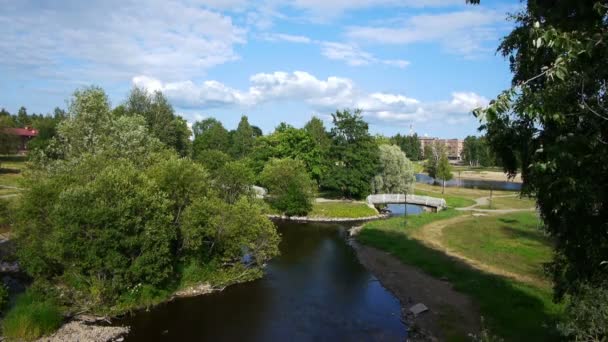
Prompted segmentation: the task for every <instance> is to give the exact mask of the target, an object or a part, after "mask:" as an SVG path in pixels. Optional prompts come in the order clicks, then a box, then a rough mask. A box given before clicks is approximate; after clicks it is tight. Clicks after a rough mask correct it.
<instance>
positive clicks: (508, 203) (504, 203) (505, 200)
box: [479, 196, 536, 209]
mask: <svg viewBox="0 0 608 342" xmlns="http://www.w3.org/2000/svg"><path fill="white" fill-rule="evenodd" d="M535 206H536V201H535V200H534V199H532V198H528V197H519V196H517V197H493V198H492V206H491V207H490V205H482V206H479V208H480V209H528V208H534V207H535Z"/></svg>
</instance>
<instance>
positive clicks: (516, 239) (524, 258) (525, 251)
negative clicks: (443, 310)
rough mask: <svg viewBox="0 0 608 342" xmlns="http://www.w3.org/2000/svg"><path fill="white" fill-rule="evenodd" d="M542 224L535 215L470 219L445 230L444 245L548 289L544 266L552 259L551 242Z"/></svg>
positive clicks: (525, 214)
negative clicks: (541, 228) (543, 230)
mask: <svg viewBox="0 0 608 342" xmlns="http://www.w3.org/2000/svg"><path fill="white" fill-rule="evenodd" d="M539 225H540V219H539V218H538V216H537V215H536V213H534V212H521V213H513V214H507V215H500V216H481V217H471V218H470V219H469V220H467V221H464V222H459V223H455V224H454V225H451V226H450V227H449V228H448V229H445V230H444V231H443V240H442V243H443V244H444V245H445V246H447V247H448V248H449V249H450V250H454V251H456V252H458V253H460V254H462V255H464V256H466V257H468V258H471V259H473V260H478V261H480V262H483V263H484V264H487V265H490V266H494V267H496V268H499V269H504V270H506V271H509V272H513V273H515V274H519V275H522V276H526V277H529V278H533V279H534V280H535V282H534V283H535V284H537V285H539V286H547V287H548V286H549V282H548V280H547V279H546V278H545V276H544V274H543V266H542V265H543V264H544V263H546V262H549V261H550V260H551V242H550V240H549V239H548V238H547V237H546V236H545V235H544V234H543V232H542V231H541V230H540V228H539Z"/></svg>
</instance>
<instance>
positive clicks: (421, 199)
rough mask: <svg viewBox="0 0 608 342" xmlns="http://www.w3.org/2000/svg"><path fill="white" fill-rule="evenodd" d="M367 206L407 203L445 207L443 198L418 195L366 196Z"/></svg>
mask: <svg viewBox="0 0 608 342" xmlns="http://www.w3.org/2000/svg"><path fill="white" fill-rule="evenodd" d="M367 203H368V204H372V205H373V204H398V203H408V204H417V205H423V206H426V207H434V208H445V207H447V205H446V203H445V200H444V199H443V198H436V197H430V196H420V195H407V196H405V195H403V194H377V195H369V196H367Z"/></svg>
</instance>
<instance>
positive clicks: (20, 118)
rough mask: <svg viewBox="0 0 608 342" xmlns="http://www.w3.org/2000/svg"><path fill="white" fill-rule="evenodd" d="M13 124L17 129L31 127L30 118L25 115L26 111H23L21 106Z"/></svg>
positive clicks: (23, 108)
mask: <svg viewBox="0 0 608 342" xmlns="http://www.w3.org/2000/svg"><path fill="white" fill-rule="evenodd" d="M15 123H16V124H17V127H21V128H23V127H26V126H31V125H32V121H31V118H30V116H29V115H28V114H27V109H25V107H23V106H21V107H20V108H19V111H17V117H16V120H15Z"/></svg>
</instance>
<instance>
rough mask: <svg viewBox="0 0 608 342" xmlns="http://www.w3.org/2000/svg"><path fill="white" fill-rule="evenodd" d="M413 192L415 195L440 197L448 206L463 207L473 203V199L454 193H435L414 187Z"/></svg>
mask: <svg viewBox="0 0 608 342" xmlns="http://www.w3.org/2000/svg"><path fill="white" fill-rule="evenodd" d="M414 193H415V194H416V195H422V196H431V197H441V198H443V199H445V202H446V204H447V205H448V207H450V208H464V207H468V206H471V205H473V204H475V201H474V200H472V199H470V198H465V197H460V196H454V195H450V194H441V193H439V194H437V193H435V192H430V191H424V190H419V189H416V190H415V191H414Z"/></svg>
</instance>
